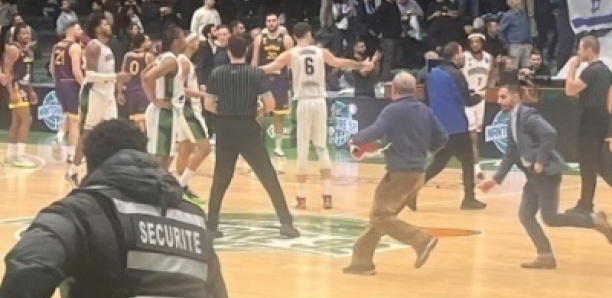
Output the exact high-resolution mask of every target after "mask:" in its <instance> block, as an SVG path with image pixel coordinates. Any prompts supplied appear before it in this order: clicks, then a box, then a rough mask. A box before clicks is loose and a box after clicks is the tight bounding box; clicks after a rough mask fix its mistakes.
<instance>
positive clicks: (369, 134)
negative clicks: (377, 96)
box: [353, 106, 394, 146]
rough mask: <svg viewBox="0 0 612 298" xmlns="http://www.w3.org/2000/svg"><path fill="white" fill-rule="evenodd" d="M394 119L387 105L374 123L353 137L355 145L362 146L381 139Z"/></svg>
mask: <svg viewBox="0 0 612 298" xmlns="http://www.w3.org/2000/svg"><path fill="white" fill-rule="evenodd" d="M392 121H394V119H393V115H392V113H391V111H390V106H386V107H385V108H384V109H383V110H382V112H380V115H378V118H377V119H376V121H375V122H374V124H372V125H371V126H370V127H368V128H366V129H364V130H362V131H361V132H359V133H358V134H357V135H355V137H353V142H354V143H355V145H357V146H361V145H364V144H368V143H371V142H374V141H377V140H380V138H382V137H383V136H384V135H385V133H386V132H387V130H388V129H389V125H390V124H391V122H392Z"/></svg>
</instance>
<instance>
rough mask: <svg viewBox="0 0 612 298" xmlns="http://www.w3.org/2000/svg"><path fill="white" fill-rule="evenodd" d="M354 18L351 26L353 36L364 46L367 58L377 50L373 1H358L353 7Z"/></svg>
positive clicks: (376, 26) (376, 30) (376, 29)
mask: <svg viewBox="0 0 612 298" xmlns="http://www.w3.org/2000/svg"><path fill="white" fill-rule="evenodd" d="M355 10H356V16H355V22H354V25H353V30H354V31H355V36H356V37H357V38H359V39H361V40H363V41H364V42H365V44H366V48H367V51H368V52H367V54H368V56H370V55H372V54H374V51H376V50H377V49H378V38H377V36H378V25H377V23H376V17H375V16H376V15H375V13H376V5H375V3H374V0H358V2H357V5H356V6H355Z"/></svg>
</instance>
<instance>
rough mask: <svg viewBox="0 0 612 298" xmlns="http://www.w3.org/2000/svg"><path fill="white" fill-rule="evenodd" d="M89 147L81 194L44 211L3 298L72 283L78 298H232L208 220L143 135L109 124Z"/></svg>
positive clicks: (14, 262) (1, 291)
mask: <svg viewBox="0 0 612 298" xmlns="http://www.w3.org/2000/svg"><path fill="white" fill-rule="evenodd" d="M83 143H84V145H83V151H84V154H85V157H86V158H87V175H86V176H85V178H84V179H83V182H82V183H81V185H80V188H79V189H77V190H74V191H73V192H71V193H70V194H69V195H68V196H67V197H66V198H64V199H62V200H60V201H58V202H55V203H53V204H52V205H50V206H48V207H46V208H44V209H43V210H42V211H41V212H40V213H39V214H38V216H36V218H35V219H34V221H33V223H32V224H31V225H30V227H29V228H28V229H27V230H26V231H25V232H24V233H23V234H22V236H21V239H20V240H19V242H18V243H17V244H16V245H15V246H14V247H13V249H12V250H11V251H10V252H9V253H8V254H7V256H6V258H5V262H6V273H5V275H4V279H3V281H2V285H1V286H0V297H41V298H42V297H51V296H52V295H53V292H54V291H55V289H56V288H57V286H58V285H59V284H60V283H61V282H62V281H64V280H66V279H73V280H74V282H72V283H69V285H68V293H67V294H68V295H66V296H70V297H118V296H126V297H128V296H129V297H145V296H151V297H207V298H208V297H210V298H226V297H228V295H227V289H226V287H225V282H224V280H223V276H222V273H221V268H220V264H219V259H218V257H217V255H216V253H215V251H214V249H213V245H212V240H213V239H212V237H210V235H209V234H208V233H207V231H206V223H205V216H204V212H202V210H201V209H200V208H199V207H198V206H196V205H193V204H191V203H188V202H185V201H184V200H182V199H181V196H182V192H181V187H180V185H179V183H178V181H176V179H174V177H172V175H171V174H170V173H168V171H166V170H165V169H163V168H162V167H160V165H159V163H157V162H156V161H155V160H154V159H153V158H152V157H151V155H149V154H148V153H147V152H146V146H147V138H146V137H145V136H144V134H143V133H142V132H140V131H139V130H138V129H137V128H136V127H135V126H134V125H132V124H131V123H129V122H127V121H123V120H109V121H105V122H102V123H99V124H98V125H97V126H96V127H94V128H93V130H91V131H90V133H89V135H88V136H87V138H86V139H85V140H84V141H83ZM33 279H35V280H36V282H35V283H32V280H33Z"/></svg>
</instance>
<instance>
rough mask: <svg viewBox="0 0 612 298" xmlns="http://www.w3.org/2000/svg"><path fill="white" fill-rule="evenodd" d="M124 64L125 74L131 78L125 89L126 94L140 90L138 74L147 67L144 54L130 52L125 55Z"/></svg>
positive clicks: (140, 84) (140, 83) (140, 82)
mask: <svg viewBox="0 0 612 298" xmlns="http://www.w3.org/2000/svg"><path fill="white" fill-rule="evenodd" d="M124 63H125V65H126V67H127V72H128V73H129V74H130V76H131V79H130V80H129V81H128V82H127V84H126V87H125V90H126V92H130V91H135V90H141V89H142V81H141V80H140V74H141V73H142V71H143V70H144V69H145V68H146V67H147V61H146V53H138V52H131V53H130V54H128V55H126V57H125V62H124Z"/></svg>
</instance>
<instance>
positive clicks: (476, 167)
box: [474, 163, 482, 174]
mask: <svg viewBox="0 0 612 298" xmlns="http://www.w3.org/2000/svg"><path fill="white" fill-rule="evenodd" d="M474 173H475V174H478V173H482V169H481V168H480V163H475V164H474Z"/></svg>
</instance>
